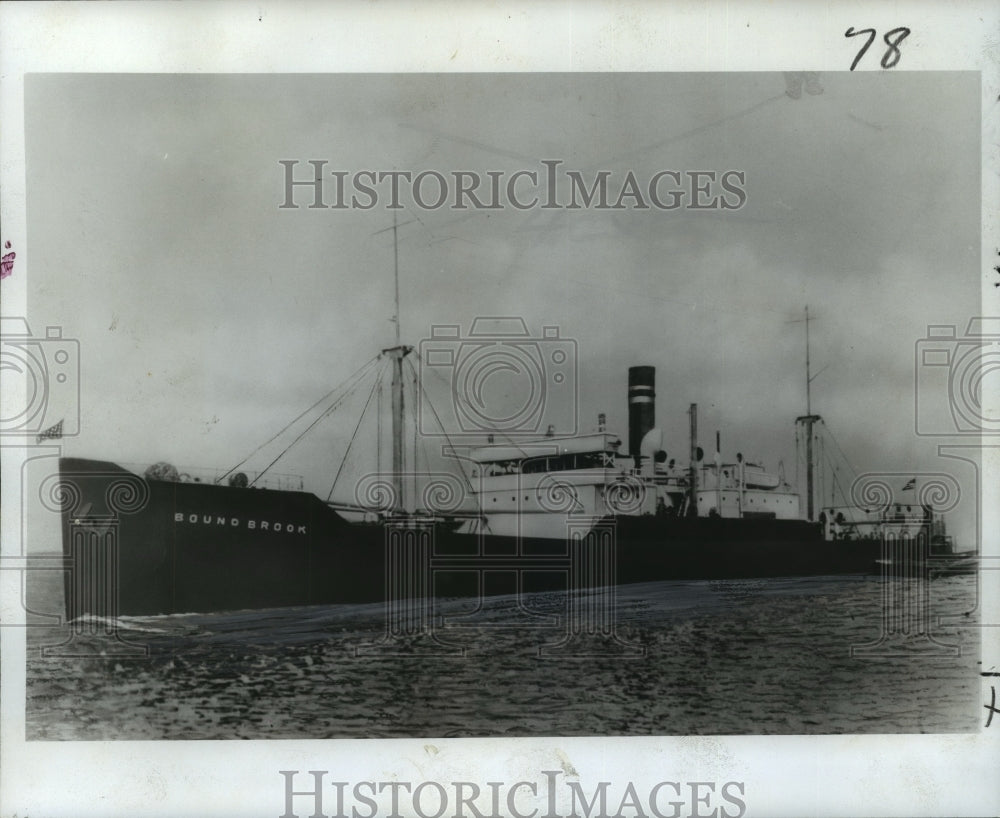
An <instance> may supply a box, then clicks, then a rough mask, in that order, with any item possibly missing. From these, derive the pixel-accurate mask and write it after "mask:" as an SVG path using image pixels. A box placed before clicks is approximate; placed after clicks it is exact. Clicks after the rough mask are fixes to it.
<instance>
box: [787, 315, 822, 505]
mask: <svg viewBox="0 0 1000 818" xmlns="http://www.w3.org/2000/svg"><path fill="white" fill-rule="evenodd" d="M809 320H810V319H809V307H808V305H807V306H806V317H805V324H806V413H805V414H804V415H802V416H801V417H798V418H796V419H795V422H796V423H797V424H802V426H803V428H804V430H805V437H806V519H807V520H809V521H810V522H812V520H813V519H814V517H815V508H814V503H815V491H814V489H813V483H814V479H815V477H814V472H815V465H814V463H813V425H814V424H815V423H816V421H818V420H820V419H821V418H820V416H819V415H814V414H813V413H812V396H811V387H812V380H813V377H814V376H813V375H812V374H811V372H810V369H809ZM793 323H798V322H797V321H796V322H793Z"/></svg>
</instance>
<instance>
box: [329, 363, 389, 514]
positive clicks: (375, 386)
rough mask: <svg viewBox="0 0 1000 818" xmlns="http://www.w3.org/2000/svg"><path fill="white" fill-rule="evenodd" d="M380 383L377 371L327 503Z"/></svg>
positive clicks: (379, 374) (380, 378) (380, 376)
mask: <svg viewBox="0 0 1000 818" xmlns="http://www.w3.org/2000/svg"><path fill="white" fill-rule="evenodd" d="M383 369H384V367H383ZM381 383H382V373H381V372H377V373H376V374H375V381H374V383H372V388H371V390H370V391H369V392H368V399H367V400H366V401H365V405H364V408H363V409H362V410H361V414H360V415H359V416H358V423H357V425H356V426H355V427H354V433H353V434H352V435H351V439H350V441H349V442H348V444H347V448H346V449H345V450H344V456H343V457H342V458H341V459H340V467H339V468H338V469H337V474H336V475H335V476H334V478H333V484H332V485H331V486H330V493H329V494H327V495H326V501H327V502H328V503H329V502H330V498H332V497H333V490H334V489H335V488H336V487H337V481H338V480H339V479H340V475H341V472H343V471H344V466H345V465H347V457H348V455H350V453H351V446H353V445H354V440H355V438H356V437H357V436H358V430H359V429H360V428H361V423H362V421H363V420H364V419H365V415H366V414H367V412H368V407H369V405H370V404H371V402H372V397H374V395H375V392H376V390H377V389H378V387H379V385H380V384H381Z"/></svg>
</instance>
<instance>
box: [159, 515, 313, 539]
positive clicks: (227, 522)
mask: <svg viewBox="0 0 1000 818" xmlns="http://www.w3.org/2000/svg"><path fill="white" fill-rule="evenodd" d="M174 522H175V523H191V524H193V525H224V526H227V527H229V528H246V529H248V530H249V531H270V532H273V533H275V534H281V533H285V534H292V533H295V534H305V533H306V527H305V526H304V525H299V524H298V523H286V522H274V521H272V520H246V521H244V520H241V519H240V518H239V517H226V516H223V515H220V514H185V513H184V512H183V511H178V512H176V513H175V514H174ZM244 523H245V525H244Z"/></svg>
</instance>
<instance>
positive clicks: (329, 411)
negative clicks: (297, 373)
mask: <svg viewBox="0 0 1000 818" xmlns="http://www.w3.org/2000/svg"><path fill="white" fill-rule="evenodd" d="M381 357H382V354H381V353H379V354H378V355H377V356H376V357H375V358H373V359H372V360H371V361H369V364H374V363H375V362H376V361H377V360H378V359H379V358H381ZM366 368H369V369H370V367H366ZM365 374H368V373H367V372H366V373H365ZM358 375H359V377H358V378H356V379H355V381H354V384H353V385H352V386H351V388H350V389H349V390H348V391H347V392H345V393H344V394H343V395H341V396H340V397H339V398H337V400H336V401H335V402H334V403H332V404H331V405H330V406H329V407H327V408H326V409H324V410H323V413H322V414H321V415H320V416H319V417H318V418H316V420H314V421H313V422H312V423H310V424H309V425H308V426H307V427H306V428H305V429H303V430H302V433H301V434H300V435H299V436H298V437H296V438H295V440H293V441H292V442H291V443H289V444H288V445H287V446H285V448H284V449H282V450H281V452H280V453H279V454H278V456H277V457H276V458H274V460H272V461H271V462H270V463H268V464H267V465H266V466H265V467H264V468H263V469H261V471H260V474H258V475H257V476H256V477H255V478H254V479H253V480H251V481H250V483H249V485H251V486H252V485H253V484H254V483H256V482H257V481H258V480H260V478H261V477H263V476H264V474H265V473H266V472H267V471H268V469H270V468H271V467H272V466H273V465H274V464H275V463H277V462H278V461H279V460H281V458H283V457H284V456H285V455H286V454H288V451H289V449H291V448H292V447H293V446H294V445H295V444H296V443H298V442H299V441H300V440H302V438H303V437H305V436H306V435H307V434H309V432H311V431H312V429H313V427H314V426H316V424H318V423H319V422H320V421H321V420H325V419H326V418H327V417H329V416H330V415H331V414H332V413H333V412H334V411H335V410H336V409H338V408H339V407H340V405H341V404H342V403H343V402H344V401H345V400H347V399H348V398H349V397H350V396H351V395H353V394H354V392H355V390H356V389H357V388H358V386H359V385H360V384H361V382H362V380H364V378H363V377H361V373H360V372H359V373H358ZM286 428H287V427H286Z"/></svg>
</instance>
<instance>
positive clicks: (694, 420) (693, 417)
mask: <svg viewBox="0 0 1000 818" xmlns="http://www.w3.org/2000/svg"><path fill="white" fill-rule="evenodd" d="M688 416H689V419H690V423H691V428H690V433H689V437H690V446H691V459H690V461H689V463H690V466H689V467H688V468H689V471H688V495H689V496H688V512H687V513H688V516H689V517H697V516H698V463H697V460H698V404H697V403H692V404H691V407H690V408H689V409H688Z"/></svg>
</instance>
